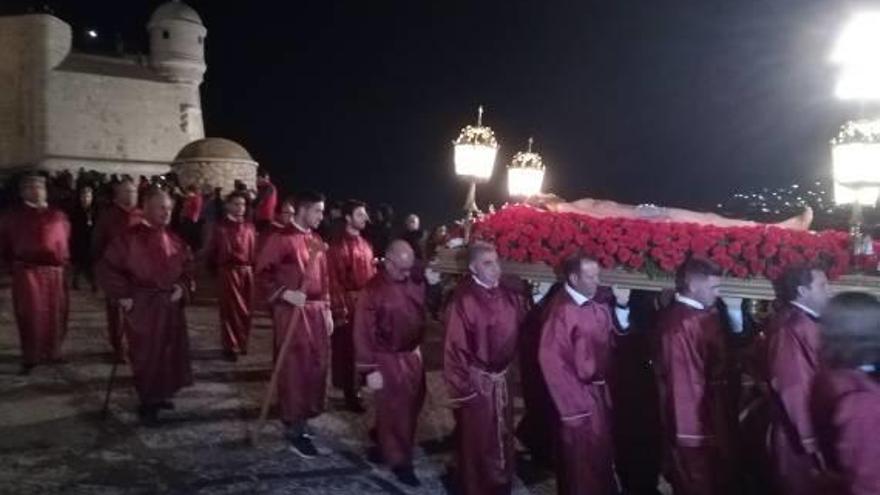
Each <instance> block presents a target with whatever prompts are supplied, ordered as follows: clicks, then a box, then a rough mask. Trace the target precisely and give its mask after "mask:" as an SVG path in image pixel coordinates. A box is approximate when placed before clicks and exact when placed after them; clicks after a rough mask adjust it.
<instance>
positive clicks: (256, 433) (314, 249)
mask: <svg viewBox="0 0 880 495" xmlns="http://www.w3.org/2000/svg"><path fill="white" fill-rule="evenodd" d="M319 244H320V243H317V242H316V243H313V245H311V246H309V261H308V262H307V263H306V267H305V269H304V270H303V277H302V280H301V281H300V287H299V290H302V288H303V285H305V279H306V274H308V273H309V272H310V271H311V270H312V269H313V268H314V265H315V263H317V258H318V256H317V253H318V252H319V251H322V250H323V246H320V245H319ZM278 297H281V296H280V294H279V296H278ZM294 311H295V314H294V315H293V318H291V319H290V324H289V325H288V327H287V335H285V336H284V341H282V342H281V347H280V348H279V349H278V354H277V357H276V358H275V367H274V368H273V369H272V377H271V378H270V379H269V387H268V388H267V389H266V393H265V394H264V395H263V404H262V405H261V406H260V417H259V418H258V419H257V426H256V428H254V430H253V431H252V432H251V435H250V437H251V443H254V444H255V443H257V441H258V440H259V437H260V433H261V432H262V431H263V428H264V427H265V425H266V418H268V417H269V406H271V405H272V400H273V399H274V398H275V391H276V389H277V387H278V377H279V376H281V367H282V366H283V365H284V358H285V357H286V356H287V348H288V347H290V343H291V342H292V341H293V334H294V332H296V327H297V325H296V320H297V316H299V317H300V318H302V323H303V328H304V330H305V331H306V333H308V334H311V333H312V327H311V324H310V323H309V319H308V318H306V313H305V311H303V308H299V307H294Z"/></svg>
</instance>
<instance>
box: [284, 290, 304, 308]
mask: <svg viewBox="0 0 880 495" xmlns="http://www.w3.org/2000/svg"><path fill="white" fill-rule="evenodd" d="M281 300H282V301H284V302H286V303H287V304H290V305H291V306H298V307H300V308H301V307H303V306H305V305H306V293H305V292H303V291H301V290H289V289H288V290H285V291H284V292H282V293H281Z"/></svg>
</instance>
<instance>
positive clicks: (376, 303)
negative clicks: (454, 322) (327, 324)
mask: <svg viewBox="0 0 880 495" xmlns="http://www.w3.org/2000/svg"><path fill="white" fill-rule="evenodd" d="M414 262H415V254H414V253H413V250H412V248H411V247H410V246H409V244H407V243H406V241H403V240H396V241H393V242H392V243H391V244H390V245H389V246H388V250H387V251H386V252H385V258H384V260H383V269H382V270H381V271H380V272H379V273H378V274H376V275H375V276H374V277H373V278H372V279H371V280H370V282H369V283H368V284H367V286H366V287H365V288H364V290H363V293H362V294H361V295H360V298H359V299H358V302H357V309H356V311H355V314H354V342H355V355H356V361H357V369H358V371H360V372H362V373H366V377H367V387H369V388H370V389H371V390H373V391H374V393H375V397H376V427H375V428H376V439H377V442H378V444H379V454H380V457H381V461H382V462H385V463H386V464H388V465H389V466H390V467H391V471H392V472H393V473H394V475H395V476H396V477H397V479H398V480H399V481H401V482H402V483H404V484H406V485H409V486H419V485H420V482H419V480H418V478H416V475H415V473H414V472H413V467H412V456H413V445H414V443H415V434H416V422H417V420H418V417H419V412H420V411H421V409H422V404H423V403H424V401H425V368H424V365H423V362H422V353H421V350H420V348H419V346H420V345H421V343H422V337H423V335H424V331H425V311H426V308H425V282H424V280H423V279H422V277H421V276H420V274H418V273H411V271H412V270H413V264H414Z"/></svg>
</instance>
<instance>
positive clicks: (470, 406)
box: [443, 242, 528, 495]
mask: <svg viewBox="0 0 880 495" xmlns="http://www.w3.org/2000/svg"><path fill="white" fill-rule="evenodd" d="M468 268H469V270H470V273H469V274H468V275H466V276H465V277H464V278H463V279H462V281H461V283H460V284H459V286H458V287H457V288H456V290H455V294H454V295H453V296H452V300H451V301H450V304H449V307H448V309H447V311H448V314H447V318H446V341H445V345H444V359H443V377H444V379H445V381H446V384H447V386H448V388H449V394H450V399H451V401H452V403H453V405H454V406H455V419H456V433H457V439H456V440H457V441H456V444H457V445H456V466H457V470H458V471H457V474H458V486H459V490H460V491H461V493H463V494H464V495H496V494H505V493H510V491H511V488H512V482H513V468H514V456H513V409H512V404H511V401H510V398H509V396H508V376H507V369H508V367H509V366H510V363H511V362H512V361H513V359H514V357H516V344H517V333H518V330H519V327H520V325H521V324H522V321H523V319H524V317H525V314H526V311H527V309H528V307H527V291H526V289H525V284H523V283H522V282H521V281H519V280H516V281H514V280H510V281H508V280H502V278H501V265H500V263H499V261H498V253H497V252H496V251H495V247H494V246H492V245H491V244H485V243H481V242H478V243H475V244H473V245H472V246H471V247H470V250H469V253H468Z"/></svg>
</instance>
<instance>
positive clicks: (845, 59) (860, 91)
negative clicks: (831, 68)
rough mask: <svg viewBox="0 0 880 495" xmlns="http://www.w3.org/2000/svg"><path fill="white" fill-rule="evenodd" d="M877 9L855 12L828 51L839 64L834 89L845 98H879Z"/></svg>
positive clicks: (879, 59)
mask: <svg viewBox="0 0 880 495" xmlns="http://www.w3.org/2000/svg"><path fill="white" fill-rule="evenodd" d="M878 47H880V12H862V13H859V14H855V15H854V16H853V17H852V18H851V19H850V21H849V23H848V24H847V25H846V26H845V27H844V29H843V31H842V32H841V34H840V37H839V38H838V39H837V43H836V45H835V47H834V50H833V51H832V53H831V61H832V62H833V63H835V64H837V65H839V66H840V76H839V79H838V81H837V85H836V87H835V90H834V93H835V95H836V96H837V97H838V98H841V99H845V100H852V99H857V100H878V99H880V51H878V50H877V48H878Z"/></svg>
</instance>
